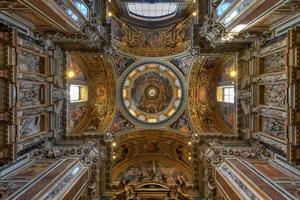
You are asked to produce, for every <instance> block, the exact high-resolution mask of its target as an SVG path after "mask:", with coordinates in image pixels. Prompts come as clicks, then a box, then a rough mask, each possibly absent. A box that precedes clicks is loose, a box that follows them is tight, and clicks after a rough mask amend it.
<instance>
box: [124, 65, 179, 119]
mask: <svg viewBox="0 0 300 200" xmlns="http://www.w3.org/2000/svg"><path fill="white" fill-rule="evenodd" d="M178 73H179V72H178ZM181 79H182V77H181V76H180V75H177V74H176V73H175V71H173V69H172V68H171V66H168V65H166V64H163V63H159V62H145V63H142V64H140V65H138V66H134V68H133V69H132V70H131V71H130V72H128V74H127V75H126V77H124V78H123V80H121V82H122V90H121V91H120V93H119V95H120V97H121V98H122V103H123V106H124V109H125V110H126V111H127V112H126V113H125V114H127V113H128V117H132V118H133V119H134V120H136V121H138V122H142V123H147V124H155V123H162V122H165V121H167V120H168V119H170V118H171V117H173V116H174V115H175V114H176V111H177V110H179V108H180V106H181V105H182V101H183V98H184V95H182V93H183V88H182V82H183V81H182V80H181Z"/></svg>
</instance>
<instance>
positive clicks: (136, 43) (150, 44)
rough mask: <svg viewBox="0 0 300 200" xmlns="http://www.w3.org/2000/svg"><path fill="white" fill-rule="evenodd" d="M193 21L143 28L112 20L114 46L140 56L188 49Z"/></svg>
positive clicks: (159, 54)
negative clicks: (158, 27)
mask: <svg viewBox="0 0 300 200" xmlns="http://www.w3.org/2000/svg"><path fill="white" fill-rule="evenodd" d="M191 34H192V31H191V22H190V21H185V22H182V23H180V24H178V25H176V26H174V27H171V28H170V27H168V28H161V29H141V28H138V27H133V26H130V25H125V24H123V23H121V22H119V21H118V20H117V19H113V20H112V35H113V41H114V43H113V44H114V46H115V48H116V49H119V50H121V51H124V52H127V53H131V54H135V55H140V56H163V55H170V54H177V53H181V52H183V51H184V50H187V48H188V46H189V44H190V41H191V40H190V39H191Z"/></svg>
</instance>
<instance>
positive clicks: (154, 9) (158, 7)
mask: <svg viewBox="0 0 300 200" xmlns="http://www.w3.org/2000/svg"><path fill="white" fill-rule="evenodd" d="M126 5H127V9H128V12H129V14H130V15H131V16H133V17H136V18H139V19H145V20H151V19H154V20H160V19H165V18H169V17H172V16H174V15H175V14H176V11H177V8H178V3H176V2H175V3H172V2H165V3H158V2H154V3H149V2H142V3H140V2H139V3H134V2H127V3H126Z"/></svg>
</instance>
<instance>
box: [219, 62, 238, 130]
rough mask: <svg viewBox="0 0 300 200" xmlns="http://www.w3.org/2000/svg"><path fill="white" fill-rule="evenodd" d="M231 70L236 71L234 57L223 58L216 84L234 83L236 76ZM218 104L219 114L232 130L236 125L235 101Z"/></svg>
mask: <svg viewBox="0 0 300 200" xmlns="http://www.w3.org/2000/svg"><path fill="white" fill-rule="evenodd" d="M233 71H236V68H235V65H234V59H233V58H229V59H227V60H225V62H224V64H223V65H222V70H221V73H220V78H219V83H218V85H219V86H223V85H226V86H227V85H235V78H236V76H233V75H231V73H232V72H233ZM235 93H236V92H235ZM222 101H223V89H222ZM219 106H220V114H221V116H222V119H223V121H224V123H225V125H226V126H227V128H229V129H230V130H231V131H234V129H235V125H236V102H235V101H234V103H228V102H219Z"/></svg>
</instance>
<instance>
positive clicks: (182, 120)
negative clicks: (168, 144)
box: [170, 111, 192, 133]
mask: <svg viewBox="0 0 300 200" xmlns="http://www.w3.org/2000/svg"><path fill="white" fill-rule="evenodd" d="M170 127H171V128H172V129H176V130H178V131H180V132H183V133H188V132H189V131H190V130H191V129H192V128H191V124H190V121H189V117H188V113H187V111H185V112H184V113H183V114H182V115H181V116H180V117H179V119H177V120H176V121H175V122H174V123H173V124H171V125H170Z"/></svg>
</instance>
